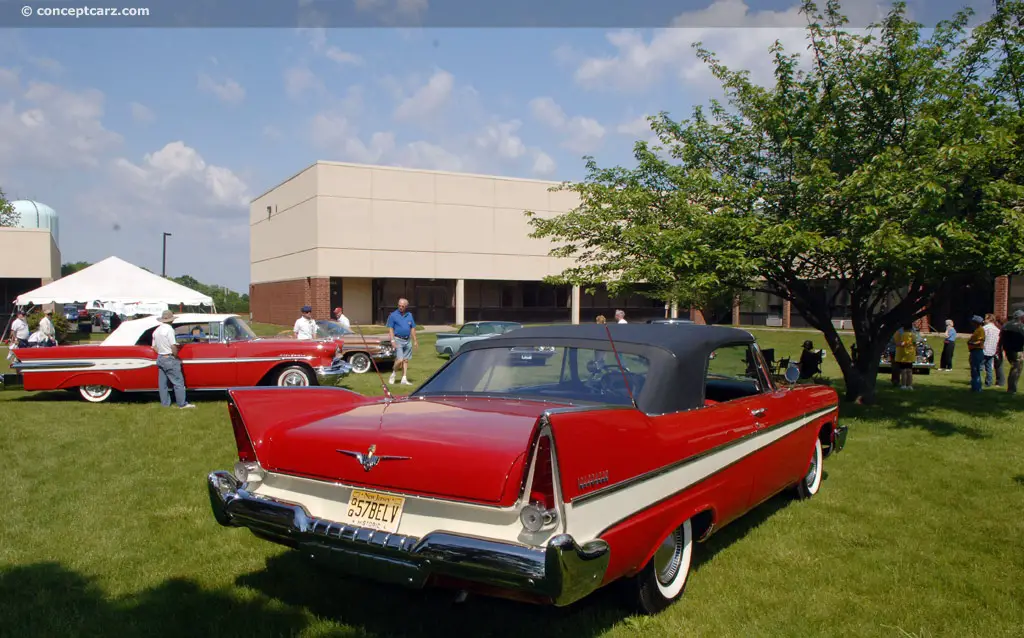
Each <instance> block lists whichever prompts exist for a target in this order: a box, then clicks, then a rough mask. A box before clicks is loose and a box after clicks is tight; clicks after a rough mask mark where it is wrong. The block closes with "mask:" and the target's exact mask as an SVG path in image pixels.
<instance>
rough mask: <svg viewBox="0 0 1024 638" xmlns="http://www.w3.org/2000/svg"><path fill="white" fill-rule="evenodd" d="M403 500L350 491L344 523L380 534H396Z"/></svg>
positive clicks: (396, 497)
mask: <svg viewBox="0 0 1024 638" xmlns="http://www.w3.org/2000/svg"><path fill="white" fill-rule="evenodd" d="M404 505H405V499H404V498H403V497H401V496H391V495H390V494H378V493H376V492H367V491H364V490H352V496H351V497H349V499H348V510H346V512H345V521H344V522H345V523H346V524H348V525H355V526H357V527H365V528H367V529H376V530H380V531H382V532H397V531H398V524H399V523H400V522H401V520H402V507H403V506H404Z"/></svg>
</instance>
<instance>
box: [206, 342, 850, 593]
mask: <svg viewBox="0 0 1024 638" xmlns="http://www.w3.org/2000/svg"><path fill="white" fill-rule="evenodd" d="M609 334H610V335H611V337H612V339H609ZM524 347H525V348H539V347H544V348H553V349H554V351H555V354H554V356H552V357H550V358H548V359H547V360H546V361H545V362H544V364H543V365H535V366H522V365H514V363H515V361H514V360H513V358H512V357H510V356H509V352H510V351H511V350H512V349H513V348H524ZM712 352H715V353H716V356H715V357H714V358H712V357H711V354H712ZM837 401H838V397H837V395H836V392H835V391H834V390H832V389H831V388H828V387H822V386H812V385H802V386H798V387H796V386H795V387H778V386H776V385H775V384H774V383H773V381H772V377H771V375H770V374H769V370H768V369H767V367H766V366H765V363H764V359H763V358H762V356H761V354H760V351H759V350H758V347H757V344H756V343H755V341H754V338H753V336H751V335H750V333H748V332H746V331H743V330H739V329H735V328H726V327H716V326H702V325H680V326H677V327H675V328H673V329H672V330H666V329H665V328H664V326H652V325H643V324H625V325H612V326H608V332H606V330H605V326H598V325H592V326H559V327H540V328H523V329H520V330H516V331H515V332H511V333H508V334H506V335H500V336H497V337H493V338H491V339H486V340H482V341H476V342H473V343H468V344H466V345H465V346H464V348H463V349H461V350H460V351H459V352H458V353H457V354H456V356H455V357H453V358H452V359H451V360H450V361H449V362H447V363H446V364H445V365H444V366H443V367H441V368H440V369H439V370H438V371H437V372H436V373H435V374H434V375H433V376H432V377H430V378H429V379H428V380H427V381H426V382H425V383H424V384H423V385H422V386H421V387H419V388H418V389H416V390H415V391H414V392H413V393H412V394H411V395H409V396H408V397H402V398H394V397H390V396H387V397H383V398H369V397H365V396H361V395H359V394H355V393H353V392H349V391H347V390H343V389H318V388H305V389H296V390H269V389H257V388H251V389H246V388H242V389H232V390H230V391H229V401H228V411H229V415H230V419H231V425H232V427H233V429H234V435H235V440H236V443H237V447H238V459H239V460H238V463H237V464H236V465H235V467H234V469H233V471H231V472H226V471H218V472H213V473H211V474H210V475H209V476H208V477H207V487H208V490H209V495H210V502H211V505H212V508H213V514H214V516H215V518H216V520H217V521H218V522H219V523H220V524H222V525H225V526H237V527H246V528H248V529H249V530H251V531H252V532H253V533H254V534H255V535H256V536H258V537H259V538H262V539H265V540H269V541H273V542H275V543H280V544H283V545H286V546H289V547H293V548H298V549H300V550H301V551H302V552H303V553H304V554H307V555H309V556H311V557H312V558H313V559H314V560H318V561H324V562H325V563H326V564H328V565H331V566H334V567H336V568H338V569H340V570H342V571H345V572H347V573H351V574H354V575H357V576H360V577H367V578H373V579H377V580H381V581H386V582H390V583H395V584H401V585H405V586H409V587H417V588H418V587H424V586H428V585H430V586H442V587H449V588H454V589H457V590H460V591H463V592H477V593H483V594H487V595H493V596H501V597H507V598H513V599H516V600H522V601H528V602H536V603H546V604H554V605H567V604H569V603H572V602H574V601H576V600H579V599H580V598H583V597H584V596H587V595H588V594H590V593H591V592H593V591H594V590H596V589H597V588H599V587H601V586H603V585H607V584H609V583H611V582H613V581H618V580H623V579H624V580H626V581H627V582H628V585H629V588H630V590H631V591H632V596H633V597H634V600H635V602H636V603H637V605H638V607H639V609H640V610H641V611H643V612H645V613H656V612H658V611H660V610H661V609H663V608H664V607H666V606H667V605H668V604H669V603H671V602H672V601H674V600H675V599H677V598H679V597H680V596H681V595H682V593H683V589H684V588H685V586H686V581H687V576H688V574H689V572H690V566H691V560H692V557H693V551H694V544H695V543H697V542H700V541H703V540H704V539H706V538H708V536H709V535H710V534H712V532H714V531H716V530H718V529H720V528H721V527H722V526H723V525H725V524H727V523H729V522H730V521H732V520H734V519H736V518H737V517H740V516H742V515H743V514H744V513H746V512H747V511H749V510H750V509H752V508H753V507H755V506H756V505H758V504H759V503H761V502H762V501H764V500H766V499H768V498H769V497H771V496H772V495H774V494H776V493H778V492H780V491H783V490H791V491H792V492H793V493H794V495H795V496H797V497H801V498H807V497H810V496H813V495H814V494H815V493H817V492H818V490H819V488H820V487H821V481H822V459H823V458H824V457H825V456H827V455H828V454H829V453H831V452H833V451H836V450H840V449H842V447H843V446H844V444H845V441H846V428H845V426H841V425H839V422H838V403H837Z"/></svg>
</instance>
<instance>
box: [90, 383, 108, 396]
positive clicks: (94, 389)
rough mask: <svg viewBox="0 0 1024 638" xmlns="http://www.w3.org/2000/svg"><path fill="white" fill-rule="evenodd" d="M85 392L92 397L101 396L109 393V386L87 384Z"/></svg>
mask: <svg viewBox="0 0 1024 638" xmlns="http://www.w3.org/2000/svg"><path fill="white" fill-rule="evenodd" d="M85 392H86V394H88V395H89V396H91V397H95V398H99V397H101V396H103V395H104V394H106V393H107V387H106V386H102V385H87V386H85Z"/></svg>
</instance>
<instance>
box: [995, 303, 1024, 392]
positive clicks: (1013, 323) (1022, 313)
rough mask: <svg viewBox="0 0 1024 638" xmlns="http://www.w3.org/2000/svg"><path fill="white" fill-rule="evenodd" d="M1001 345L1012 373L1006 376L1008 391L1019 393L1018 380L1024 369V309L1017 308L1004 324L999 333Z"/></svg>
mask: <svg viewBox="0 0 1024 638" xmlns="http://www.w3.org/2000/svg"><path fill="white" fill-rule="evenodd" d="M999 347H1000V348H1002V350H1003V356H1005V357H1006V363H1008V364H1009V366H1010V373H1009V374H1008V375H1007V377H1006V391H1007V392H1009V393H1010V394H1016V393H1017V382H1018V381H1020V374H1021V370H1022V369H1024V355H1022V354H1021V352H1022V351H1024V310H1015V311H1014V312H1013V316H1012V317H1011V318H1010V320H1009V321H1007V322H1006V323H1005V324H1003V329H1002V330H1001V331H1000V333H999Z"/></svg>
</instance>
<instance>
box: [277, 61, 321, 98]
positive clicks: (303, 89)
mask: <svg viewBox="0 0 1024 638" xmlns="http://www.w3.org/2000/svg"><path fill="white" fill-rule="evenodd" d="M284 90H285V93H287V94H288V97H290V98H293V99H294V98H299V97H302V96H303V95H304V94H305V93H307V92H313V93H319V92H323V91H324V90H325V87H324V83H323V82H322V81H320V78H318V77H317V76H316V74H315V73H313V72H312V71H310V70H309V67H306V66H293V67H291V68H288V69H285V72H284Z"/></svg>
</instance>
